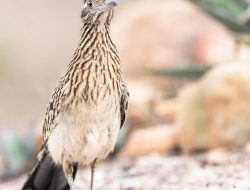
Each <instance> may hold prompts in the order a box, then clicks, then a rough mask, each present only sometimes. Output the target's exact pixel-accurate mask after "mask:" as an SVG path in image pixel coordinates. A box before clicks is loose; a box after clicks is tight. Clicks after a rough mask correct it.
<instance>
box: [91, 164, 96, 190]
mask: <svg viewBox="0 0 250 190" xmlns="http://www.w3.org/2000/svg"><path fill="white" fill-rule="evenodd" d="M95 166H96V160H94V161H93V162H92V164H91V180H90V190H93V186H94V176H95Z"/></svg>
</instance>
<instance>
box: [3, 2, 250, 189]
mask: <svg viewBox="0 0 250 190" xmlns="http://www.w3.org/2000/svg"><path fill="white" fill-rule="evenodd" d="M82 6H83V5H82V1H80V0H79V1H68V0H43V1H42V0H36V1H32V0H25V1H17V0H0V189H1V190H4V189H8V190H11V189H13V190H14V189H20V188H21V185H22V183H23V181H24V180H25V178H26V176H27V172H28V171H29V170H30V168H31V167H32V165H33V164H34V162H35V160H36V155H37V153H38V151H39V148H40V146H41V139H42V124H43V118H44V114H45V109H46V105H47V103H48V100H49V99H50V96H51V94H52V92H53V90H54V88H55V86H56V85H57V83H58V81H59V78H60V77H61V76H62V75H63V74H64V71H65V69H66V66H67V64H68V63H69V62H70V60H71V57H72V54H73V51H74V49H75V47H76V45H77V43H78V40H79V35H80V27H81V21H80V12H81V7H82ZM111 31H112V36H113V39H114V41H115V43H116V44H117V47H118V50H119V53H120V56H121V60H122V67H123V69H124V75H125V77H126V81H127V83H128V87H129V91H130V110H129V116H128V119H127V123H126V126H125V127H124V128H123V130H122V132H121V136H120V138H119V142H118V144H117V147H116V151H115V153H114V154H113V155H112V156H111V157H110V159H108V160H107V161H106V162H104V163H102V164H100V165H99V166H98V168H97V178H96V189H97V190H98V189H103V187H105V188H106V189H115V190H128V189H129V190H131V189H135V190H141V189H145V190H147V189H148V190H153V189H156V190H158V189H161V190H162V189H176V190H178V189H212V188H217V189H236V188H238V189H241V190H243V189H250V182H249V178H250V159H248V158H250V1H249V0H174V1H173V0H133V1H132V0H120V5H119V7H117V8H116V10H115V17H114V20H113V23H112V29H111ZM110 167H112V169H113V170H112V171H111V172H110ZM89 174H90V173H89V168H83V169H82V171H80V173H79V176H78V178H77V182H76V185H77V187H79V189H84V188H87V187H88V184H89V178H90V175H89Z"/></svg>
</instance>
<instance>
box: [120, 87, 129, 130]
mask: <svg viewBox="0 0 250 190" xmlns="http://www.w3.org/2000/svg"><path fill="white" fill-rule="evenodd" d="M122 86H123V88H122V89H123V90H122V94H121V128H122V127H123V125H124V123H125V120H126V117H127V111H128V98H129V92H128V89H127V87H126V86H125V84H123V85H122Z"/></svg>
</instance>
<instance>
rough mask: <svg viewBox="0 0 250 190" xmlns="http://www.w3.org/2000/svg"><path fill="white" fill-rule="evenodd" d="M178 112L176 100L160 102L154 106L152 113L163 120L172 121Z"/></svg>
mask: <svg viewBox="0 0 250 190" xmlns="http://www.w3.org/2000/svg"><path fill="white" fill-rule="evenodd" d="M177 112H178V101H177V100H176V99H170V100H160V101H159V102H157V103H156V105H154V113H155V114H156V115H157V116H159V117H161V118H163V119H165V120H171V121H174V120H175V119H176V115H177Z"/></svg>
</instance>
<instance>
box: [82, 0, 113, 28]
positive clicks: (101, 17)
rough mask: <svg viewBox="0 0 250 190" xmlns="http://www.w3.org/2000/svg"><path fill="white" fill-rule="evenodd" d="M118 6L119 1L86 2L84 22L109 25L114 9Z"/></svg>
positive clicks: (83, 14) (90, 0) (98, 0)
mask: <svg viewBox="0 0 250 190" xmlns="http://www.w3.org/2000/svg"><path fill="white" fill-rule="evenodd" d="M116 5H117V0H84V7H83V10H82V15H81V17H82V21H83V22H84V23H85V22H88V23H92V24H109V23H110V21H111V19H112V15H113V7H115V6H116Z"/></svg>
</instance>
